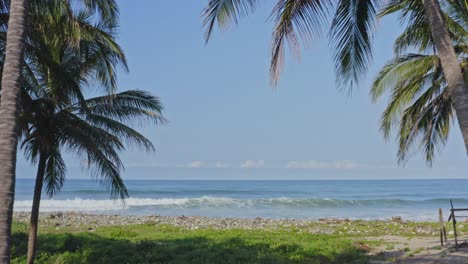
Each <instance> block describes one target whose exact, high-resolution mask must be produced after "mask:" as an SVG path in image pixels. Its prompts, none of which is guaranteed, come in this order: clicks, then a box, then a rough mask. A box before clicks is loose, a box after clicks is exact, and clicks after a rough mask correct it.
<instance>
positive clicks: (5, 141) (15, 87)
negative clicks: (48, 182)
mask: <svg viewBox="0 0 468 264" xmlns="http://www.w3.org/2000/svg"><path fill="white" fill-rule="evenodd" d="M50 5H56V6H58V5H61V6H68V7H69V8H68V9H69V10H71V9H72V8H71V7H72V6H73V4H72V3H71V1H68V0H53V1H24V0H11V1H10V0H2V1H0V23H2V24H1V26H0V32H1V33H2V34H0V35H1V36H2V37H3V38H4V39H5V35H6V36H7V37H6V39H7V40H8V41H5V42H3V43H2V47H1V48H2V49H3V51H5V50H6V52H5V53H2V58H3V61H4V64H5V67H3V68H2V84H3V91H2V95H3V96H2V99H1V104H0V163H1V164H2V166H0V262H1V263H9V262H10V253H9V252H10V241H11V237H10V236H11V222H12V214H13V199H14V189H15V186H14V184H15V165H16V149H17V143H18V141H17V137H16V135H15V134H16V127H17V117H18V112H19V104H18V98H19V91H20V87H19V86H20V84H19V82H20V80H19V79H20V75H21V74H20V73H21V63H22V61H23V49H24V45H23V43H24V36H25V29H26V26H25V25H26V23H28V22H31V21H34V20H32V19H26V18H27V17H29V16H31V15H32V14H36V17H40V15H38V14H37V13H35V12H41V11H44V10H47V8H45V9H44V8H42V7H44V6H46V7H47V6H50ZM82 8H83V9H86V10H92V11H94V12H95V13H96V14H97V16H98V17H102V18H103V19H104V20H106V21H109V23H110V22H112V21H117V19H118V9H117V5H116V4H115V1H114V0H86V1H83V6H82ZM43 17H44V18H46V17H48V16H47V15H44V16H43ZM49 18H50V16H49ZM70 25H72V24H70ZM43 26H44V27H46V24H43ZM63 27H64V30H65V29H67V30H69V29H70V28H69V27H66V24H63ZM7 29H8V31H7ZM69 32H70V34H64V35H62V36H61V37H64V36H67V37H70V39H73V37H74V36H75V33H76V31H69ZM4 54H6V55H4ZM3 56H5V57H3ZM2 66H3V65H2Z"/></svg>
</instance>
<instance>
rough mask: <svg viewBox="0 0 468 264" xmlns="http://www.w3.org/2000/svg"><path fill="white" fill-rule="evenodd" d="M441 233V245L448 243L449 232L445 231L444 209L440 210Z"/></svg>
mask: <svg viewBox="0 0 468 264" xmlns="http://www.w3.org/2000/svg"><path fill="white" fill-rule="evenodd" d="M439 231H440V245H441V246H443V245H444V240H445V243H447V231H446V230H445V224H444V217H443V215H442V208H439Z"/></svg>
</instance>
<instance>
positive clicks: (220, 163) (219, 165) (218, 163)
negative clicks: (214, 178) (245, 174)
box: [214, 161, 229, 169]
mask: <svg viewBox="0 0 468 264" xmlns="http://www.w3.org/2000/svg"><path fill="white" fill-rule="evenodd" d="M214 166H215V168H218V169H222V168H227V167H229V164H226V163H224V162H222V161H217V162H216V163H215V165H214Z"/></svg>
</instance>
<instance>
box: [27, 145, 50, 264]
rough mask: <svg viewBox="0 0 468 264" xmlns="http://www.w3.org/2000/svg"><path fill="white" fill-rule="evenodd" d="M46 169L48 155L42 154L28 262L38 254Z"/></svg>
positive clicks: (38, 170) (35, 187) (38, 167)
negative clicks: (40, 211) (39, 222)
mask: <svg viewBox="0 0 468 264" xmlns="http://www.w3.org/2000/svg"><path fill="white" fill-rule="evenodd" d="M45 169H46V156H45V155H44V154H40V157H39V165H38V166H37V176H36V185H35V186H34V197H33V204H32V209H31V221H30V223H29V239H28V262H27V263H28V264H33V263H34V258H35V256H36V240H37V224H38V220H39V205H40V203H41V193H42V184H43V183H44V174H45Z"/></svg>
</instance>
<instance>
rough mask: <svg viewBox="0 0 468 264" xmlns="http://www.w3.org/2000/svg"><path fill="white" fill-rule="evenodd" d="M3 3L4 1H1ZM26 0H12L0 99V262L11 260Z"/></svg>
mask: <svg viewBox="0 0 468 264" xmlns="http://www.w3.org/2000/svg"><path fill="white" fill-rule="evenodd" d="M2 4H5V3H2ZM25 9H26V0H11V11H10V18H9V30H8V33H7V43H6V55H5V67H4V68H3V73H2V86H3V89H2V98H1V103H0V164H1V166H0V262H1V263H6V264H8V263H10V240H11V222H12V215H13V200H14V197H15V195H14V192H15V170H16V149H17V144H18V138H17V135H16V125H17V117H18V109H19V105H18V104H19V103H18V97H19V91H20V84H19V80H20V75H21V62H22V60H23V57H22V55H23V48H24V46H23V33H24V25H25V14H26V12H25Z"/></svg>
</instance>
